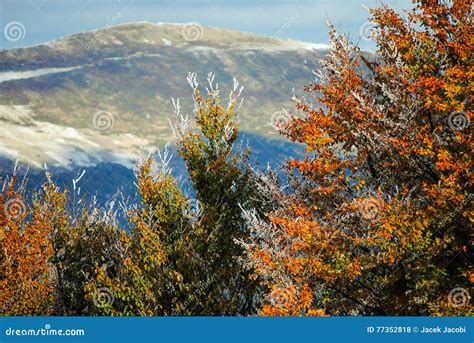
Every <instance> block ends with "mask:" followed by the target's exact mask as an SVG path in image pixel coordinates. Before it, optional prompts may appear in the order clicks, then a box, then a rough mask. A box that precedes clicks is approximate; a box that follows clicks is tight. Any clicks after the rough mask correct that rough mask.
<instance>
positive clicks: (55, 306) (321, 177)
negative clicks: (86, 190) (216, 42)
mask: <svg viewBox="0 0 474 343" xmlns="http://www.w3.org/2000/svg"><path fill="white" fill-rule="evenodd" d="M471 11H472V2H471V1H461V0H460V1H455V2H453V3H445V2H441V1H426V0H420V1H417V6H416V8H415V9H414V10H413V11H412V12H410V13H409V15H408V18H406V19H402V17H401V16H399V15H398V14H396V13H394V12H393V11H392V10H390V9H389V8H386V7H381V8H377V9H374V10H373V11H372V15H373V20H374V23H375V24H376V26H377V28H378V29H377V30H376V31H375V32H374V39H376V42H377V46H378V53H377V54H376V56H374V58H368V57H367V55H363V54H361V52H360V50H359V49H358V48H357V46H355V45H353V44H351V43H350V42H349V41H348V39H347V38H346V37H344V36H341V35H339V34H338V33H337V32H336V31H335V29H334V28H333V27H330V37H331V40H332V49H331V51H330V53H329V54H328V56H327V57H326V58H325V60H324V61H323V68H322V70H321V71H320V73H319V74H318V82H317V83H315V84H312V85H309V86H308V87H306V92H307V96H306V97H300V98H298V99H297V105H296V106H297V113H295V115H294V116H292V118H291V119H290V120H288V121H286V122H281V123H280V129H281V132H282V133H283V134H284V135H286V136H287V137H288V138H289V139H290V140H291V141H293V142H299V143H302V144H303V145H304V146H305V147H306V152H307V154H306V156H305V157H304V158H301V159H292V160H289V161H287V162H286V164H285V165H283V166H282V168H281V170H279V171H274V170H269V169H268V170H265V171H262V170H260V169H258V168H257V167H255V166H251V165H250V164H249V154H250V153H251V152H250V151H248V150H246V149H240V148H239V147H236V146H234V142H235V140H236V138H237V137H238V127H237V124H236V118H235V112H236V106H238V104H239V102H238V99H239V96H240V92H241V89H240V88H239V85H238V84H237V83H235V84H234V87H233V91H232V93H231V95H230V100H229V103H228V104H226V105H225V104H223V103H222V102H221V100H220V96H219V90H218V89H217V88H216V86H215V83H214V80H213V76H212V75H210V76H209V78H208V85H207V87H206V93H205V94H203V93H202V89H201V87H199V84H198V82H197V79H196V76H195V75H194V74H191V75H190V76H189V79H188V80H189V83H190V85H191V88H192V91H193V99H194V103H195V110H194V120H195V122H194V123H190V122H188V120H187V118H186V117H184V116H181V114H180V113H179V103H176V104H175V108H176V112H177V114H178V117H180V119H181V121H180V123H179V124H178V125H177V126H176V127H175V133H176V137H177V139H176V143H177V145H178V146H179V151H180V155H181V157H182V158H183V159H184V161H185V163H186V167H187V170H188V173H189V176H190V179H191V181H192V185H193V191H194V193H195V195H194V196H193V197H190V196H188V195H186V193H185V192H184V191H183V190H182V189H181V188H180V184H179V182H178V180H176V179H175V178H174V177H172V176H171V174H170V171H169V169H168V168H167V163H166V162H167V158H166V156H162V159H161V160H159V161H158V162H156V161H154V160H153V159H146V160H145V161H143V163H141V165H139V166H138V168H137V186H138V190H139V193H140V200H139V201H137V202H136V203H123V202H122V203H121V206H117V203H113V202H112V203H111V205H110V206H109V207H108V208H105V209H101V208H97V206H95V204H94V203H92V204H90V205H88V206H84V205H82V207H80V208H77V207H74V209H71V208H69V207H68V193H67V192H66V191H62V190H60V189H59V188H58V187H56V186H55V185H54V182H53V181H52V178H51V177H49V182H47V183H46V184H45V185H44V186H43V188H42V191H40V192H37V193H35V194H33V195H32V196H31V198H32V200H31V202H28V201H27V200H26V198H27V196H29V194H28V191H27V189H26V185H25V184H24V183H22V182H20V181H19V180H17V179H16V177H15V175H13V176H12V177H11V178H8V179H6V180H2V181H3V191H2V193H1V194H0V227H1V232H0V239H1V244H2V245H1V249H0V266H1V269H0V289H1V292H0V311H1V313H2V314H5V315H252V314H260V315H298V316H299V315H309V316H314V315H472V314H473V307H472V305H471V303H470V297H469V289H470V287H471V284H472V281H474V280H473V276H474V275H473V274H472V264H471V262H472V230H471V228H472V222H473V219H474V212H473V209H472V206H471V205H472V186H473V177H472V168H473V163H472V162H473V161H472V156H473V154H472V146H473V145H472V144H473V141H472V131H471V127H470V125H469V124H470V119H471V118H472V94H474V93H473V89H472V85H473V73H474V70H473V67H472V59H471V57H470V52H471V51H472V38H473V37H472V32H473V30H472V29H473V27H472V22H471V17H472V12H471ZM315 101H316V102H317V103H318V104H319V106H316V104H313V103H314V102H315ZM282 173H284V175H283V176H282ZM27 204H28V205H27ZM118 207H119V208H121V209H122V210H123V211H125V212H126V214H127V218H128V226H127V228H126V229H125V228H123V227H122V224H120V223H119V222H118V220H117V219H116V218H117V217H116V212H117V211H118Z"/></svg>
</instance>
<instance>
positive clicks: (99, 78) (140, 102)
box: [0, 23, 326, 175]
mask: <svg viewBox="0 0 474 343" xmlns="http://www.w3.org/2000/svg"><path fill="white" fill-rule="evenodd" d="M325 53H326V48H325V47H324V46H321V45H316V44H310V43H304V42H299V41H291V40H279V39H273V38H269V37H264V36H259V35H255V34H252V33H242V32H235V31H230V30H223V29H218V28H211V27H206V26H201V25H198V24H164V23H159V24H154V23H131V24H123V25H118V26H113V27H107V28H104V29H100V30H96V31H90V32H84V33H78V34H74V35H71V36H67V37H63V38H60V39H58V40H55V41H51V42H48V43H45V44H41V45H36V46H31V47H27V48H18V49H4V50H0V125H1V127H2V129H1V130H0V147H1V149H0V157H1V158H2V160H3V161H4V162H3V166H4V169H8V168H7V167H5V166H7V165H8V163H7V162H5V161H13V160H15V159H18V160H20V161H21V162H23V163H25V164H26V165H28V166H30V167H31V168H32V170H35V169H38V170H39V169H41V168H42V167H43V165H44V164H45V163H46V164H47V165H48V166H49V167H50V168H56V169H57V170H59V171H62V172H65V171H67V173H71V172H75V171H76V170H78V169H80V168H84V167H87V168H97V166H103V165H106V164H111V165H120V166H123V167H124V168H126V169H130V168H132V167H133V165H134V163H135V162H136V161H137V160H138V159H139V158H140V156H144V155H145V154H146V151H153V150H155V149H156V148H163V147H164V146H165V145H166V144H172V142H173V132H172V129H171V127H170V122H171V123H173V122H176V121H177V118H176V117H175V115H174V112H173V105H172V101H171V98H175V99H176V98H180V104H181V108H182V112H185V113H188V114H190V115H191V114H192V108H191V89H190V87H189V85H188V84H187V81H186V77H187V75H188V72H196V73H197V74H198V77H199V80H200V83H201V84H205V82H206V77H207V74H208V73H209V72H213V73H214V74H215V75H216V81H217V82H218V83H219V86H220V87H219V88H220V91H221V94H222V96H223V98H224V99H226V98H227V94H228V91H229V87H230V86H232V83H233V78H234V77H235V78H236V79H237V80H238V81H239V82H240V84H241V85H243V86H244V87H245V88H244V92H243V96H244V101H243V103H242V105H241V107H240V108H239V110H238V114H239V120H238V125H239V129H240V130H241V132H243V133H244V135H246V136H247V137H250V139H249V142H250V144H251V146H252V147H254V148H255V147H256V150H259V149H260V150H261V151H262V152H264V153H263V154H260V155H258V153H257V155H258V156H259V161H260V162H263V163H266V162H275V161H276V160H275V158H274V156H275V153H277V152H278V151H284V152H285V153H286V152H287V150H291V151H294V150H293V148H295V149H296V147H295V146H294V145H291V144H288V143H287V141H286V140H284V139H283V140H282V139H281V137H279V136H278V134H277V133H276V130H275V128H274V127H273V125H272V122H273V121H275V119H276V120H285V119H286V118H287V117H288V113H287V112H286V111H291V110H292V109H293V108H294V103H293V101H292V100H291V96H292V95H293V94H294V93H295V92H296V93H301V92H302V89H303V86H305V85H307V84H309V83H310V82H311V81H312V77H313V74H312V70H314V69H316V68H317V67H318V63H319V62H318V61H319V60H320V59H321V58H322V57H323V56H324V55H325ZM244 139H245V138H244ZM258 145H260V147H259V148H258V147H257V146H258ZM265 151H266V152H265ZM268 152H270V153H268ZM263 155H266V156H267V157H268V158H265V157H262V156H263ZM280 155H281V154H280ZM67 175H69V174H67Z"/></svg>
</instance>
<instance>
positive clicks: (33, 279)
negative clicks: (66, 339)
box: [0, 165, 55, 316]
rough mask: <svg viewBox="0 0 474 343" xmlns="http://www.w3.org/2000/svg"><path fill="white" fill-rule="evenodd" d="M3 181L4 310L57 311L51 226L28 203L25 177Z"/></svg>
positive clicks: (0, 304) (0, 293)
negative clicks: (51, 277)
mask: <svg viewBox="0 0 474 343" xmlns="http://www.w3.org/2000/svg"><path fill="white" fill-rule="evenodd" d="M17 166H18V165H16V166H15V169H14V171H13V175H12V177H9V178H6V179H4V180H2V189H1V192H0V313H2V314H4V315H11V316H21V315H23V316H26V315H49V314H52V313H54V312H53V311H54V303H55V297H54V287H53V284H52V283H51V280H50V278H49V270H50V269H49V265H48V260H49V258H50V257H51V256H52V254H53V249H52V245H51V242H50V240H49V237H50V228H49V227H48V226H47V225H46V224H45V223H44V222H43V221H42V220H41V212H40V211H38V209H37V208H35V207H31V206H28V203H27V200H26V199H25V193H26V189H25V182H24V181H25V180H23V182H21V183H20V184H18V180H17V171H18V167H17Z"/></svg>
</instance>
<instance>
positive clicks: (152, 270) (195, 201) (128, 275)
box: [86, 74, 259, 315]
mask: <svg viewBox="0 0 474 343" xmlns="http://www.w3.org/2000/svg"><path fill="white" fill-rule="evenodd" d="M188 81H189V83H190V85H191V87H192V90H193V97H194V104H195V108H194V117H195V122H194V123H192V122H191V121H189V120H188V119H187V118H186V117H184V116H182V115H181V113H180V106H179V101H177V102H175V105H176V112H177V115H178V117H179V119H180V122H179V124H178V125H177V126H176V127H175V133H176V134H177V144H178V147H179V153H180V155H181V157H182V158H183V159H184V161H185V163H186V167H187V171H188V173H189V176H190V180H191V183H192V187H193V193H194V194H186V195H185V194H184V192H183V191H182V189H181V187H180V185H179V183H178V180H177V179H175V178H174V177H173V176H172V175H171V173H170V169H169V168H168V162H169V157H170V156H169V155H167V154H163V156H162V159H161V160H159V161H154V160H153V159H151V158H149V159H147V160H145V161H144V162H143V163H142V164H141V165H140V166H139V168H138V173H137V179H138V182H137V185H138V190H139V193H140V196H141V203H140V204H139V206H137V207H136V208H133V209H131V210H130V211H129V214H130V225H131V228H130V231H129V232H124V233H123V234H122V239H121V246H122V247H123V249H124V250H123V255H122V260H121V261H120V262H119V265H117V266H115V270H114V271H113V272H111V270H108V269H107V268H106V267H105V266H101V265H100V264H98V267H97V277H96V278H95V279H94V280H93V281H91V282H90V283H89V284H88V285H87V287H86V288H87V292H88V295H87V299H88V300H89V302H90V303H91V304H92V302H95V304H96V308H94V311H95V313H98V314H105V315H225V314H227V315H232V314H247V313H252V312H254V311H255V309H256V304H257V302H258V300H259V298H258V284H257V283H256V282H255V281H254V280H250V278H249V276H250V273H249V272H248V271H246V270H244V269H243V268H242V266H241V265H240V263H239V261H238V257H239V256H241V255H242V253H243V250H242V248H241V247H240V246H239V245H238V244H237V243H236V242H235V241H234V239H238V238H242V237H245V236H246V235H247V234H248V229H247V227H246V222H245V220H244V219H243V217H242V215H241V208H242V207H243V208H247V207H248V206H249V203H250V199H251V196H252V194H254V193H255V192H254V191H253V190H252V187H251V178H250V175H251V173H250V167H249V166H248V163H247V158H248V153H249V152H248V151H243V152H241V151H236V152H235V151H233V148H234V142H235V140H236V139H237V135H238V132H237V125H236V122H235V112H234V111H235V106H236V105H237V100H238V96H239V95H240V91H241V89H238V84H237V83H235V84H234V88H233V91H232V93H231V96H230V102H229V104H228V105H227V107H224V106H223V105H222V103H221V99H220V96H219V90H218V89H217V87H216V88H215V86H214V83H213V76H212V75H210V76H209V85H208V94H207V98H205V97H203V96H202V95H201V91H200V89H199V87H198V83H197V79H196V76H195V75H194V74H191V75H190V76H189V78H188ZM157 162H158V163H157ZM101 293H103V294H101ZM100 297H102V299H103V300H104V302H102V303H100V304H99V305H98V304H97V299H98V298H100ZM97 305H98V306H97Z"/></svg>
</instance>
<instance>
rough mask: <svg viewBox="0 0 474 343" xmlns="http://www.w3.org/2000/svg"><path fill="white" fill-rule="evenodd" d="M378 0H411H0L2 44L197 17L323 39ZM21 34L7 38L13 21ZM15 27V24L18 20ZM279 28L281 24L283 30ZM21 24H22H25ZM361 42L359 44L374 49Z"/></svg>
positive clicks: (399, 3)
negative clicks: (330, 28)
mask: <svg viewBox="0 0 474 343" xmlns="http://www.w3.org/2000/svg"><path fill="white" fill-rule="evenodd" d="M381 3H385V4H388V5H389V6H391V7H393V8H395V9H396V10H398V11H401V10H402V9H403V8H409V7H411V6H412V4H411V0H384V1H382V0H227V1H226V0H194V1H193V0H155V1H154V0H0V28H1V30H2V34H1V35H0V48H11V47H22V46H28V45H33V44H39V43H42V42H46V41H49V40H53V39H56V38H58V37H62V36H65V35H68V34H72V33H76V32H82V31H87V30H92V29H97V28H101V27H104V26H106V25H107V24H108V23H109V22H110V21H111V20H112V18H114V17H115V18H117V14H119V15H118V17H119V18H118V19H113V23H117V24H118V23H125V22H134V21H151V22H198V23H200V24H202V25H209V26H215V27H222V28H228V29H233V30H237V31H247V32H254V33H257V34H262V35H267V36H275V35H278V36H279V37H281V38H292V39H298V40H303V41H307V42H314V43H327V42H328V38H327V27H326V21H327V20H328V19H330V20H331V21H332V22H333V23H334V24H335V25H336V27H338V29H339V30H340V31H342V32H346V33H350V34H351V36H353V37H358V35H359V29H360V27H361V25H363V24H364V23H365V22H367V19H368V16H369V15H368V12H367V10H366V9H365V8H364V7H363V6H366V7H374V6H377V5H380V4H381ZM12 22H13V23H20V24H21V25H20V26H19V27H20V31H21V33H20V36H18V37H17V38H15V39H13V40H12V39H11V37H10V39H6V34H5V30H6V28H7V27H8V25H9V24H10V26H11V25H12V24H11V23H12ZM17 27H18V25H17ZM282 27H285V29H284V30H282ZM23 28H24V29H23ZM371 44H372V43H371V42H366V41H362V42H361V46H362V47H363V48H368V49H370V48H372V46H371Z"/></svg>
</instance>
